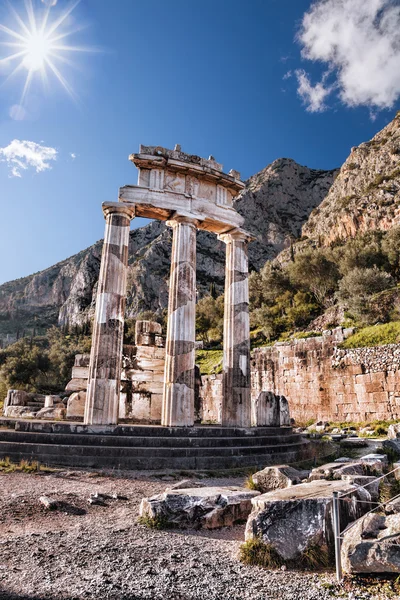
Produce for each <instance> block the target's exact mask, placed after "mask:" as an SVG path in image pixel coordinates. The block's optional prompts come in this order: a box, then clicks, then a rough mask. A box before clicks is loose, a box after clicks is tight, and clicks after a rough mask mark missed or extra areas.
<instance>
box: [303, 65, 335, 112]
mask: <svg viewBox="0 0 400 600" xmlns="http://www.w3.org/2000/svg"><path fill="white" fill-rule="evenodd" d="M295 75H296V78H297V83H298V88H297V93H298V94H299V96H300V98H301V99H302V100H303V102H304V104H305V105H306V108H307V110H308V111H309V112H322V111H323V110H325V108H326V105H325V98H326V97H327V96H328V95H329V94H330V93H331V88H330V87H325V85H324V82H320V83H316V84H315V85H312V83H311V81H310V78H309V77H308V75H307V73H306V72H305V71H303V70H302V69H297V70H296V71H295Z"/></svg>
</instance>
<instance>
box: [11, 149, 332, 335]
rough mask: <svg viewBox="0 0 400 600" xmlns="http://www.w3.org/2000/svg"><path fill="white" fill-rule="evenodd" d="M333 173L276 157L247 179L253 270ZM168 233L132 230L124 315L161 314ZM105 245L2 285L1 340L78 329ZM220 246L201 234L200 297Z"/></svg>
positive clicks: (241, 206) (219, 280) (221, 254)
mask: <svg viewBox="0 0 400 600" xmlns="http://www.w3.org/2000/svg"><path fill="white" fill-rule="evenodd" d="M335 174H336V171H318V170H313V169H309V168H307V167H303V166H301V165H298V164H297V163H296V162H294V161H293V160H290V159H286V158H283V159H278V160H276V161H274V162H273V163H272V164H271V165H269V166H267V167H266V168H265V169H263V170H262V171H260V172H259V173H257V174H256V175H254V176H253V177H251V178H250V179H249V180H248V182H247V185H246V188H245V189H244V190H243V192H242V193H241V195H240V196H239V197H238V199H237V200H236V208H237V210H238V211H239V212H240V213H241V214H242V215H243V216H244V217H245V228H246V229H247V230H249V231H250V232H252V233H253V234H254V235H255V237H256V241H255V242H253V243H252V244H251V245H250V247H249V258H250V267H251V268H252V269H259V268H260V267H261V266H262V265H263V264H264V263H265V261H266V260H267V259H270V258H273V257H275V256H276V255H277V254H278V253H279V252H280V251H281V250H282V248H283V247H284V246H285V245H287V244H288V243H289V239H290V238H291V237H293V238H296V237H298V236H299V235H300V230H301V226H302V225H303V223H304V222H305V221H306V219H307V218H308V216H309V214H310V212H311V211H312V209H313V208H315V207H316V206H318V205H319V204H320V203H321V201H322V200H323V198H324V197H325V196H326V194H327V192H328V190H329V188H330V187H331V185H332V183H333V180H334V177H335ZM171 239H172V236H171V231H170V230H169V229H168V228H167V227H166V226H165V225H164V224H163V223H161V222H158V221H154V222H151V223H149V224H148V225H146V226H145V227H141V228H140V229H135V230H133V231H131V234H130V246H129V273H128V299H127V315H128V316H133V315H135V314H136V313H138V312H140V311H144V310H152V311H158V310H161V309H163V308H165V307H166V306H167V303H168V277H169V266H170V253H171ZM101 247H102V242H101V241H100V242H97V243H96V244H94V245H93V246H91V247H90V248H88V249H87V250H84V251H82V252H80V253H79V254H76V255H75V256H73V257H71V258H69V259H67V260H65V261H62V262H60V263H58V264H56V265H54V266H53V267H50V268H48V269H46V270H44V271H41V272H40V273H36V274H34V275H31V276H29V277H25V278H23V279H18V280H16V281H12V282H9V283H6V284H3V285H1V286H0V339H3V340H4V339H7V335H8V336H9V339H14V338H15V335H16V332H17V331H19V333H20V334H22V333H23V331H24V330H25V332H27V331H29V332H31V331H32V329H33V328H35V329H36V331H37V332H39V331H41V330H43V329H45V328H46V327H48V326H49V325H51V324H54V323H57V322H58V323H59V324H67V323H68V324H69V325H75V324H76V325H82V324H83V323H84V322H85V321H86V320H87V319H88V317H90V316H91V314H92V313H93V308H94V297H95V291H96V283H97V278H98V273H99V268H100V258H101ZM224 262H225V244H223V243H222V242H219V241H218V240H217V239H216V237H215V236H214V235H212V234H210V233H208V232H202V231H201V232H199V233H198V243H197V279H198V285H197V287H198V292H199V296H202V295H204V294H205V293H207V292H208V290H209V289H210V284H211V283H215V285H216V288H217V291H218V292H222V291H223V285H224Z"/></svg>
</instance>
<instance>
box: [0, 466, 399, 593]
mask: <svg viewBox="0 0 400 600" xmlns="http://www.w3.org/2000/svg"><path fill="white" fill-rule="evenodd" d="M204 482H205V483H206V484H207V485H215V484H217V485H228V484H230V485H232V484H235V485H242V483H243V479H238V478H236V479H218V480H217V479H209V480H204ZM166 487H167V482H166V481H160V479H155V478H154V477H149V476H146V475H143V474H137V473H136V474H135V473H130V474H124V476H123V477H118V476H115V475H114V476H111V475H110V476H99V475H98V474H96V473H90V472H84V471H81V472H78V471H75V472H61V473H57V474H51V475H45V474H24V473H10V474H1V475H0V598H10V599H11V598H15V599H19V600H22V599H28V598H30V599H32V600H34V599H35V600H38V599H43V600H44V599H47V600H50V599H51V600H67V599H68V600H78V599H95V600H102V599H118V600H128V599H129V600H136V599H138V600H139V599H140V600H142V599H143V600H144V599H151V600H167V599H168V600H169V599H171V600H197V599H199V600H200V599H201V600H225V599H229V600H245V599H247V598H249V599H250V598H251V599H253V600H269V599H279V600H317V599H318V600H325V599H327V600H328V599H331V598H333V597H341V598H349V600H350V599H353V600H358V599H364V598H365V599H372V598H378V597H379V598H386V597H389V596H385V595H383V596H378V595H374V594H372V593H370V592H369V591H365V590H364V591H360V590H359V589H358V588H355V587H354V586H352V585H351V584H347V586H344V587H340V588H339V589H338V588H336V586H334V585H332V584H333V582H334V577H333V574H332V573H327V574H321V575H315V574H307V573H299V572H295V571H267V570H265V569H261V568H256V567H246V566H244V565H242V564H241V563H240V562H239V560H238V558H237V556H238V550H239V546H240V544H241V542H242V541H243V537H244V526H237V527H233V528H226V529H223V530H219V531H211V532H202V531H177V530H168V531H157V530H151V529H148V528H146V527H144V526H143V525H139V524H138V523H137V515H138V505H139V502H140V500H141V499H142V498H143V497H144V496H149V495H152V494H155V493H159V492H161V491H163V490H164V489H165V488H166ZM95 492H100V493H101V492H103V493H107V494H113V493H114V494H115V493H116V494H118V495H120V496H123V497H125V499H118V500H112V499H110V500H107V506H95V505H94V506H89V504H88V498H89V496H90V494H91V493H95ZM44 494H45V495H47V496H49V497H51V498H55V499H57V500H59V501H60V502H61V505H60V508H59V509H57V510H55V511H48V510H46V509H45V508H44V507H43V506H42V505H41V504H40V502H39V497H40V496H41V495H44ZM392 598H393V596H392Z"/></svg>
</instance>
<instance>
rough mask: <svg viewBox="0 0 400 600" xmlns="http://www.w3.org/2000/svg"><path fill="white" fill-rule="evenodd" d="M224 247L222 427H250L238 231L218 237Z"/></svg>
mask: <svg viewBox="0 0 400 600" xmlns="http://www.w3.org/2000/svg"><path fill="white" fill-rule="evenodd" d="M218 238H219V239H220V240H222V241H223V242H225V244H226V267H225V309H224V361H223V379H222V390H223V400H222V425H223V426H224V427H250V425H251V399H250V321H249V282H248V257H247V245H248V242H249V241H250V240H251V239H252V238H251V237H250V236H249V234H246V233H245V232H242V231H240V230H236V231H233V232H231V233H225V234H221V235H219V236H218Z"/></svg>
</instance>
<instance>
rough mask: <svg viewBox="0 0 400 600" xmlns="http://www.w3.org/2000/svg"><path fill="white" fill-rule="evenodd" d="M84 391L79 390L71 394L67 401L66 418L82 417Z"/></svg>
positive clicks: (83, 411)
mask: <svg viewBox="0 0 400 600" xmlns="http://www.w3.org/2000/svg"><path fill="white" fill-rule="evenodd" d="M85 403H86V392H85V391H80V392H75V393H74V394H71V396H70V397H69V398H68V403H67V419H78V418H82V419H83V416H84V414H85Z"/></svg>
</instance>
